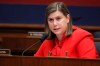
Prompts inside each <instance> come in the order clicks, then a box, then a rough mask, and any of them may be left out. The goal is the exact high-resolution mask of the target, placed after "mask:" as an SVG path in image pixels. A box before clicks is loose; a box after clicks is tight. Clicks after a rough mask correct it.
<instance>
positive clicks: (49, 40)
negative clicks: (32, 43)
mask: <svg viewBox="0 0 100 66" xmlns="http://www.w3.org/2000/svg"><path fill="white" fill-rule="evenodd" d="M53 43H54V39H45V40H44V41H43V43H42V45H43V46H47V45H51V44H53Z"/></svg>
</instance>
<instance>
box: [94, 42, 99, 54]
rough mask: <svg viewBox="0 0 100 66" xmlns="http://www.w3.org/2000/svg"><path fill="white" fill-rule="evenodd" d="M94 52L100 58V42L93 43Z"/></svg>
mask: <svg viewBox="0 0 100 66" xmlns="http://www.w3.org/2000/svg"><path fill="white" fill-rule="evenodd" d="M95 46H96V50H97V52H98V54H99V56H100V42H95Z"/></svg>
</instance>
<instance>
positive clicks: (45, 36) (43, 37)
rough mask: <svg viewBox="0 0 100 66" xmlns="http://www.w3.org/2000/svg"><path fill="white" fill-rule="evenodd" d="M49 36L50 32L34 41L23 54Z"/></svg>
mask: <svg viewBox="0 0 100 66" xmlns="http://www.w3.org/2000/svg"><path fill="white" fill-rule="evenodd" d="M47 37H48V34H47V33H44V34H43V36H42V38H40V39H39V40H38V41H37V42H35V43H33V44H32V45H31V46H29V47H28V48H26V49H25V50H24V51H23V52H22V56H23V55H24V53H25V52H26V51H27V50H28V49H30V48H31V47H32V46H34V45H36V44H37V43H39V42H43V41H44V40H45V39H46V38H47Z"/></svg>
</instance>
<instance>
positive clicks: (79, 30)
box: [72, 26, 91, 34]
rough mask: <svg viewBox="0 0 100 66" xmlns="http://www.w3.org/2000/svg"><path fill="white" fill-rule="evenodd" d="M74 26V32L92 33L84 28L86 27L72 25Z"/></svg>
mask: <svg viewBox="0 0 100 66" xmlns="http://www.w3.org/2000/svg"><path fill="white" fill-rule="evenodd" d="M72 28H73V33H77V34H91V33H90V32H88V31H87V30H84V29H82V28H79V27H77V26H72Z"/></svg>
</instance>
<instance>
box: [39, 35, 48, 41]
mask: <svg viewBox="0 0 100 66" xmlns="http://www.w3.org/2000/svg"><path fill="white" fill-rule="evenodd" d="M47 37H48V34H47V33H44V34H43V36H42V38H40V41H41V42H43V41H44V40H45V39H46V38H47Z"/></svg>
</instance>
